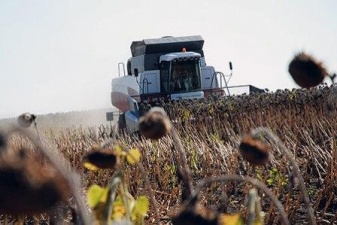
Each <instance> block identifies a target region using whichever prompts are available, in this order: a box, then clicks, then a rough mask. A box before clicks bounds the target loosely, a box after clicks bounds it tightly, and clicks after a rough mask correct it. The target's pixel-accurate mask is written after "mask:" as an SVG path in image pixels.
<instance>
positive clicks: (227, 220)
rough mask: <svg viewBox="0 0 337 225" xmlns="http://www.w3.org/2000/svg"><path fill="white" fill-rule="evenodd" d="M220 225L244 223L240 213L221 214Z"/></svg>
mask: <svg viewBox="0 0 337 225" xmlns="http://www.w3.org/2000/svg"><path fill="white" fill-rule="evenodd" d="M219 222H220V223H219V224H220V225H244V221H243V218H242V216H241V214H240V213H236V214H222V215H220V218H219Z"/></svg>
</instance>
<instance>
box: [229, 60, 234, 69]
mask: <svg viewBox="0 0 337 225" xmlns="http://www.w3.org/2000/svg"><path fill="white" fill-rule="evenodd" d="M229 69H230V70H233V65H232V62H229Z"/></svg>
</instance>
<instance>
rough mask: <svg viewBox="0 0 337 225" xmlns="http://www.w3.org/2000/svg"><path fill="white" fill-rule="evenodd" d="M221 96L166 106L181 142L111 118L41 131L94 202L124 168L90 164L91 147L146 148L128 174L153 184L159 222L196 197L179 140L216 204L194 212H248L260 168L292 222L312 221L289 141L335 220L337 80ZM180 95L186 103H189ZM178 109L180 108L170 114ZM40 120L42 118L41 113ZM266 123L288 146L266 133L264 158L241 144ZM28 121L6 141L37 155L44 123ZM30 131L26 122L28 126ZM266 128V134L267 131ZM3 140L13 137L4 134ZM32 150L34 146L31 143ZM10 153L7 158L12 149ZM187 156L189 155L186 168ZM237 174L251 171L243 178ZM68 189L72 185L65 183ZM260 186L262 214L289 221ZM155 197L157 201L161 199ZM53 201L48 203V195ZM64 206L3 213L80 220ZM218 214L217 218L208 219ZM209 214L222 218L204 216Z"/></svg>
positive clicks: (318, 214) (153, 217)
mask: <svg viewBox="0 0 337 225" xmlns="http://www.w3.org/2000/svg"><path fill="white" fill-rule="evenodd" d="M212 101H213V102H210V101H207V102H203V101H201V102H200V101H198V102H194V101H188V102H179V103H176V106H175V107H176V108H171V110H172V111H170V110H169V109H168V110H167V112H168V115H169V116H170V117H171V118H174V119H173V121H174V123H173V126H174V127H175V129H176V131H177V133H178V135H179V140H180V144H181V146H177V145H180V144H179V143H177V140H176V139H175V136H172V135H166V136H164V137H163V138H161V139H159V140H151V139H145V138H144V137H143V136H141V137H140V138H139V137H136V136H135V137H133V136H129V135H125V134H118V133H115V132H114V131H113V130H112V129H111V128H110V127H100V129H99V132H98V133H96V134H95V133H93V132H92V131H91V130H90V129H89V128H88V129H86V128H78V129H75V128H74V129H65V130H63V131H58V132H54V131H53V129H52V128H48V129H46V128H40V129H39V135H40V138H41V139H42V140H41V143H44V147H43V146H40V147H38V148H44V149H52V152H51V154H52V155H53V157H59V156H61V157H64V160H63V161H66V162H65V163H66V164H67V162H70V166H71V168H72V169H74V171H75V172H76V174H79V175H80V178H81V185H82V186H83V188H82V190H81V191H80V197H82V198H83V199H84V201H85V202H86V200H85V199H86V198H85V195H86V191H87V190H88V188H89V187H90V186H91V185H92V184H97V185H100V186H101V187H104V186H107V185H108V184H109V182H110V178H111V177H112V175H113V173H114V171H116V170H115V169H113V168H112V169H105V170H89V169H87V168H86V167H84V166H83V159H84V158H85V155H86V154H87V153H88V152H90V151H91V150H92V148H93V147H94V146H103V145H104V146H105V147H108V146H109V147H111V146H120V147H121V148H122V149H126V150H128V149H138V150H139V152H140V155H141V157H140V162H139V164H141V165H142V166H141V167H139V166H136V165H128V166H125V165H124V166H123V174H124V178H125V183H126V184H127V187H128V191H129V194H131V195H132V196H135V197H136V196H150V195H149V192H152V198H150V197H149V198H150V199H151V200H150V207H149V211H148V213H147V216H146V217H145V220H144V221H145V224H151V223H158V222H159V221H157V220H158V219H159V220H160V223H163V224H169V223H170V221H171V219H172V218H173V217H174V216H176V215H177V214H178V215H179V212H181V211H180V210H181V209H179V208H180V206H181V205H182V199H187V198H188V196H187V197H186V192H188V190H187V189H188V188H186V186H188V185H186V183H187V182H186V177H185V178H184V175H186V174H184V169H186V168H185V167H184V163H180V164H179V163H177V162H181V160H182V158H179V157H177V155H179V153H178V151H177V150H176V149H177V148H179V147H181V148H182V149H183V151H184V154H185V155H186V162H185V163H186V165H188V169H187V170H189V172H190V173H189V175H190V177H191V181H190V183H191V186H192V187H195V188H196V189H197V187H198V188H199V187H200V193H199V194H198V199H197V200H194V201H198V203H200V204H201V205H203V206H204V207H206V208H207V209H208V210H209V211H210V212H208V213H205V212H198V211H195V212H193V213H194V214H196V215H198V214H200V215H202V216H204V217H207V216H209V217H210V218H212V215H213V214H215V215H216V214H217V213H218V212H221V213H226V215H236V214H240V215H246V214H247V201H248V200H247V195H248V192H249V191H250V190H252V187H253V186H255V185H252V182H249V179H250V178H252V179H254V181H255V180H258V181H260V182H261V183H263V184H265V187H267V188H268V189H269V190H270V192H271V193H272V194H273V195H274V196H275V197H276V198H277V199H278V200H279V202H280V203H281V204H282V206H283V208H284V212H285V213H286V215H287V217H288V219H289V223H290V224H305V223H309V222H308V210H307V208H306V204H305V202H304V199H303V196H302V193H301V189H300V185H299V180H298V178H295V176H294V174H295V173H294V168H293V167H292V165H291V164H290V161H289V159H288V158H287V157H285V153H284V152H282V148H283V147H285V148H287V149H288V150H289V151H290V152H291V153H292V155H293V157H294V159H295V161H296V163H297V165H298V167H299V170H300V173H301V174H302V176H303V180H304V182H305V187H306V189H307V193H308V196H309V198H310V203H311V206H312V209H313V212H314V215H315V220H316V221H317V224H332V222H333V221H337V213H336V212H337V211H336V210H337V196H336V194H337V193H336V190H337V186H336V180H337V175H336V171H335V170H336V168H337V161H336V160H337V159H336V156H337V149H336V141H337V121H336V120H337V117H336V115H337V114H336V101H337V90H336V87H333V86H331V87H327V86H322V87H319V88H314V89H311V90H304V89H294V90H282V91H277V92H275V93H265V94H256V95H249V96H236V97H235V96H233V97H230V98H228V99H213V100H212ZM181 104H182V105H183V106H184V107H181ZM163 108H165V105H163ZM173 112H174V113H175V114H174V115H172V114H171V113H173ZM177 118H180V119H179V120H178V119H177ZM187 118H192V119H187ZM36 121H37V122H38V118H37V120H36ZM37 127H38V123H37ZM258 127H266V128H268V129H270V130H271V131H272V132H273V133H274V134H275V135H276V136H278V138H279V139H280V140H279V141H280V142H281V146H280V145H279V144H277V143H273V141H272V140H266V142H268V146H270V159H269V160H268V162H266V163H265V164H263V165H262V166H261V165H256V163H255V164H254V163H249V162H247V161H246V160H245V159H244V158H243V157H242V155H241V154H240V152H239V145H240V142H241V141H242V135H243V134H247V133H249V132H250V131H251V130H252V129H255V128H258ZM28 129H30V131H31V132H30V134H29V135H28V138H27V137H25V136H22V134H21V133H20V131H16V132H17V134H11V135H8V141H6V143H7V142H8V143H7V144H6V145H8V148H9V149H12V150H13V151H14V152H15V151H18V150H19V151H18V152H19V153H18V154H21V155H22V154H27V155H28V156H29V157H28V159H35V158H34V157H38V155H39V152H38V151H37V150H36V148H37V147H36V145H39V144H37V143H36V141H34V140H35V139H34V138H36V135H35V133H36V132H35V131H34V129H33V127H30V128H28ZM25 132H26V131H22V133H25ZM13 133H15V131H13ZM260 135H261V136H265V134H263V133H261V134H260ZM111 136H112V139H111V138H110V137H111ZM263 138H264V139H267V138H265V137H263ZM32 140H33V141H32ZM2 142H3V143H5V141H2ZM178 142H179V141H178ZM96 148H97V147H96ZM22 149H25V150H27V152H28V153H22V151H23V150H22ZM30 151H31V152H33V154H32V153H29V152H30ZM2 154H4V153H2ZM48 154H49V153H48ZM20 157H23V156H20ZM2 158H5V159H6V156H2ZM40 158H41V157H40ZM262 158H263V157H262ZM2 160H4V159H2ZM40 161H41V162H40V163H41V164H42V165H44V166H43V167H47V164H48V163H47V162H46V161H48V162H49V160H46V158H45V157H42V160H40ZM51 161H52V162H53V160H51ZM257 164H258V163H257ZM179 165H182V166H181V168H183V169H182V170H181V168H179ZM43 167H42V168H43ZM5 169H6V168H5V167H4V166H0V171H2V172H3V171H5ZM7 169H8V168H7ZM31 170H33V169H31ZM179 171H180V172H179ZM181 171H182V172H181ZM232 175H233V177H232V178H231V176H232ZM2 176H3V174H2ZM226 176H228V177H226ZM212 177H213V178H214V177H216V178H217V179H214V180H213V181H214V182H206V181H205V180H203V179H205V178H209V179H210V178H212ZM238 177H239V178H240V177H241V178H244V177H249V178H248V179H247V180H242V179H239V178H238ZM234 178H235V179H234ZM32 179H33V178H32ZM36 179H38V178H36ZM60 180H62V179H61V178H59V181H58V182H54V183H53V185H65V183H66V182H63V183H62V181H60ZM201 181H204V183H205V185H204V186H201V185H200V184H201V183H200V182H201ZM17 182H19V181H17ZM206 184H207V185H206ZM253 184H254V182H253ZM149 186H150V189H149ZM201 187H202V188H201ZM257 187H258V186H257ZM4 189H5V188H4V187H3V185H2V186H1V188H0V190H1V191H2V192H3V193H6V192H5V191H3V190H4ZM66 189H67V188H65V187H63V189H62V190H66ZM151 190H152V191H151ZM257 190H258V192H257V193H258V196H259V197H260V198H261V201H260V204H261V210H262V211H263V212H264V223H263V224H281V223H282V220H281V218H280V212H279V210H278V208H277V206H275V204H274V202H272V201H271V200H270V198H269V196H268V193H267V194H266V193H265V191H264V190H261V189H260V188H257ZM6 191H7V193H11V192H10V191H8V190H6ZM26 191H27V190H26ZM46 191H49V193H44V194H43V193H42V194H37V193H35V194H36V196H35V197H36V198H37V199H38V198H39V197H38V196H41V197H43V196H44V195H45V196H44V197H46V196H50V192H51V191H53V190H51V191H50V190H48V189H47V190H46ZM27 193H29V191H27ZM62 194H65V193H62ZM184 194H185V197H184ZM189 194H191V193H189ZM269 194H270V193H269ZM0 195H1V194H0ZM7 197H8V196H7ZM22 198H24V195H17V196H12V197H11V198H10V199H7V198H5V197H3V196H0V199H2V200H3V199H6V201H10V202H13V204H12V205H11V207H12V208H15V207H17V205H16V204H20V203H21V202H24V203H25V202H26V201H31V199H29V198H28V200H22ZM153 199H155V202H156V204H153V202H152V200H153ZM75 203H76V201H75ZM44 204H45V205H48V203H44ZM36 207H39V206H36ZM4 208H5V206H4V205H3V204H1V203H0V210H1V211H4ZM19 208H20V207H19ZM22 208H24V207H23V206H22ZM32 208H33V206H32ZM60 208H61V209H62V207H61V205H57V206H52V207H51V208H50V211H57V213H55V212H54V213H53V214H37V215H34V216H29V217H27V216H24V217H23V216H15V217H12V216H11V215H5V214H3V215H2V216H1V217H0V218H1V223H2V224H4V223H5V221H7V222H8V223H9V224H10V223H11V221H12V222H13V221H20V219H21V221H25V223H26V224H34V223H35V224H41V223H42V222H44V223H45V224H48V223H50V224H52V223H53V221H54V220H56V219H55V218H56V217H57V218H58V219H59V220H60V218H62V219H61V220H62V221H63V222H62V223H63V224H72V223H73V222H70V221H71V219H68V218H71V217H72V216H71V215H68V214H69V210H64V209H63V211H62V210H61V212H60ZM63 208H64V207H63ZM75 208H76V207H75ZM18 210H20V209H18ZM64 211H67V213H68V214H66V215H67V216H65V215H64V214H65V212H64ZM70 211H71V212H72V210H70ZM212 213H213V214H212ZM194 214H193V215H194ZM204 214H205V215H204ZM206 214H207V215H206ZM50 215H52V216H50ZM60 215H63V217H62V216H60ZM202 216H201V217H202ZM50 217H52V219H51V218H50ZM214 217H216V216H214ZM53 218H54V219H53ZM199 219H200V218H199ZM41 221H42V222H41ZM66 221H68V222H66ZM196 221H198V220H196ZM207 221H208V220H207ZM209 221H213V220H212V219H209ZM176 224H186V223H179V220H178V223H176ZM194 224H196V223H194ZM200 224H217V223H214V222H213V223H212V222H209V223H205V222H202V223H200ZM223 224H226V223H223ZM227 224H234V223H227ZM336 224H337V223H336Z"/></svg>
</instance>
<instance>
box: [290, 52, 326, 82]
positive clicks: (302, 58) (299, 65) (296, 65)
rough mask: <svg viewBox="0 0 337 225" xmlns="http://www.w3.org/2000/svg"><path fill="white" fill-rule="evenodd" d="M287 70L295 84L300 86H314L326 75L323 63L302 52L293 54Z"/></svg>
mask: <svg viewBox="0 0 337 225" xmlns="http://www.w3.org/2000/svg"><path fill="white" fill-rule="evenodd" d="M288 71H289V73H290V75H291V76H292V78H293V79H294V81H295V82H296V84H298V85H299V86H300V87H302V88H310V87H315V86H317V85H319V84H320V83H321V82H322V81H323V80H324V78H325V77H326V76H328V72H327V71H326V69H325V67H324V66H323V63H322V62H319V61H317V60H316V59H314V58H313V57H312V56H310V55H308V54H306V53H304V52H301V53H299V54H297V55H295V57H294V59H293V60H292V61H291V62H290V64H289V67H288Z"/></svg>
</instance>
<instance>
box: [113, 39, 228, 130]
mask: <svg viewBox="0 0 337 225" xmlns="http://www.w3.org/2000/svg"><path fill="white" fill-rule="evenodd" d="M203 44H204V40H203V39H202V37H201V36H185V37H171V36H169V37H163V38H157V39H144V40H142V41H134V42H132V44H131V53H132V57H131V58H130V59H129V60H128V61H127V74H126V73H125V69H124V64H123V63H122V64H121V63H120V64H119V76H118V77H117V78H114V79H113V80H112V83H111V84H112V91H111V103H112V105H113V106H115V107H116V108H118V109H119V110H120V111H121V114H120V117H119V126H120V127H121V128H126V130H127V132H128V133H133V132H135V131H137V123H138V118H139V117H140V116H141V115H142V112H143V110H141V109H140V103H146V104H147V105H148V104H150V105H156V104H157V103H158V102H168V101H171V100H184V99H201V98H207V97H209V96H214V95H215V96H225V95H229V89H228V85H227V84H228V81H229V79H230V78H231V75H232V73H230V75H224V74H223V73H221V72H216V71H215V69H214V68H213V67H212V66H209V65H207V64H206V61H205V56H204V52H203ZM120 66H122V70H120ZM230 69H231V70H232V64H231V63H230ZM121 71H123V73H121Z"/></svg>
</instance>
